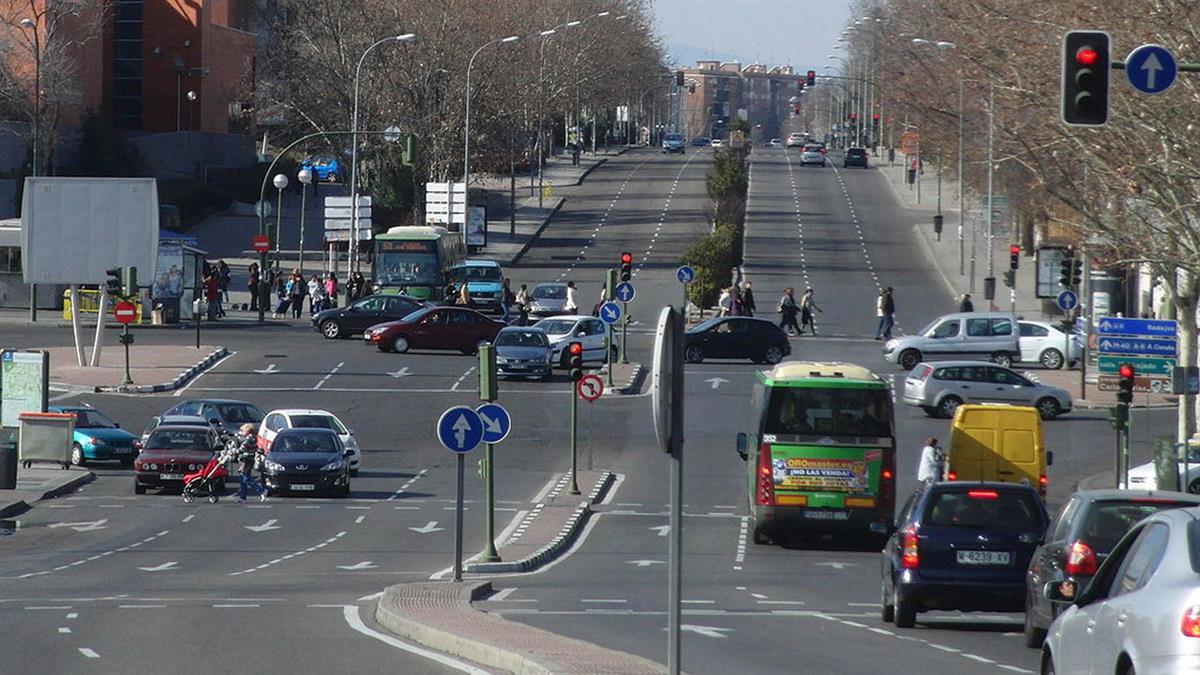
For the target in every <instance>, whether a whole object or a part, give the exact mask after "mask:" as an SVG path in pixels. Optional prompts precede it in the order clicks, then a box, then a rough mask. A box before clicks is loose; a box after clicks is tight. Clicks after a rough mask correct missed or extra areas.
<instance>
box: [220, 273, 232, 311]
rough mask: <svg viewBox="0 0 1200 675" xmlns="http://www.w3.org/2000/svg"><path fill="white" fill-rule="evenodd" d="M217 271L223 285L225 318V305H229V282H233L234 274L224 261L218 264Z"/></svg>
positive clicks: (222, 296) (222, 298)
mask: <svg viewBox="0 0 1200 675" xmlns="http://www.w3.org/2000/svg"><path fill="white" fill-rule="evenodd" d="M217 271H218V272H219V274H220V276H219V277H218V281H220V283H221V316H225V305H227V304H229V282H230V281H232V273H231V272H230V270H229V265H227V264H226V263H225V261H224V260H222V261H220V262H218V263H217Z"/></svg>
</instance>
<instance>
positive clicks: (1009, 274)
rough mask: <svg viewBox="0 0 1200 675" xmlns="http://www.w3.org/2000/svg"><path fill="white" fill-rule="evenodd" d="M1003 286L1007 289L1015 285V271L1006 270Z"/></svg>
mask: <svg viewBox="0 0 1200 675" xmlns="http://www.w3.org/2000/svg"><path fill="white" fill-rule="evenodd" d="M1004 285H1005V286H1008V287H1009V288H1012V287H1014V286H1016V285H1017V273H1016V271H1015V270H1007V271H1006V272H1005V273H1004Z"/></svg>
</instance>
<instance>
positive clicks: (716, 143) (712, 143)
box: [708, 138, 725, 148]
mask: <svg viewBox="0 0 1200 675" xmlns="http://www.w3.org/2000/svg"><path fill="white" fill-rule="evenodd" d="M708 144H709V145H710V146H712V147H714V148H723V147H725V141H723V140H721V139H720V138H714V139H712V140H711V141H709V142H708Z"/></svg>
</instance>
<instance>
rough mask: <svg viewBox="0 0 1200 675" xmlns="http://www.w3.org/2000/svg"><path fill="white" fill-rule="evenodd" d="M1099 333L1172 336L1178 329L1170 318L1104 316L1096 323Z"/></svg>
mask: <svg viewBox="0 0 1200 675" xmlns="http://www.w3.org/2000/svg"><path fill="white" fill-rule="evenodd" d="M1098 326H1099V328H1100V334H1101V335H1145V336H1147V337H1169V338H1174V337H1175V334H1176V332H1177V330H1178V328H1177V326H1176V324H1175V322H1174V321H1172V320H1170V319H1126V318H1122V317H1110V316H1105V317H1101V318H1100V323H1099V324H1098Z"/></svg>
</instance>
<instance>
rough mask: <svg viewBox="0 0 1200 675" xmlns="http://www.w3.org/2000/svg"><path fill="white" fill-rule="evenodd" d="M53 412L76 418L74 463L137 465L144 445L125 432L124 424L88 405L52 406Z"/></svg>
mask: <svg viewBox="0 0 1200 675" xmlns="http://www.w3.org/2000/svg"><path fill="white" fill-rule="evenodd" d="M47 410H48V411H49V412H52V413H66V414H70V415H74V416H75V434H74V437H73V438H72V443H71V463H72V464H74V465H75V466H86V465H87V463H88V462H90V461H104V460H108V461H113V460H116V461H120V462H121V466H124V467H130V466H133V458H134V457H136V456H137V453H138V448H140V447H141V445H142V442H141V439H139V438H138V437H137V436H135V435H133V434H131V433H129V432H128V431H125V430H124V429H122V428H121V425H120V424H117V423H116V422H114V421H112V420H110V419H109V418H108V417H106V416H105V415H104V413H102V412H100V411H99V410H96V409H95V408H91V407H88V406H68V405H52V406H50V407H49V408H47Z"/></svg>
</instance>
